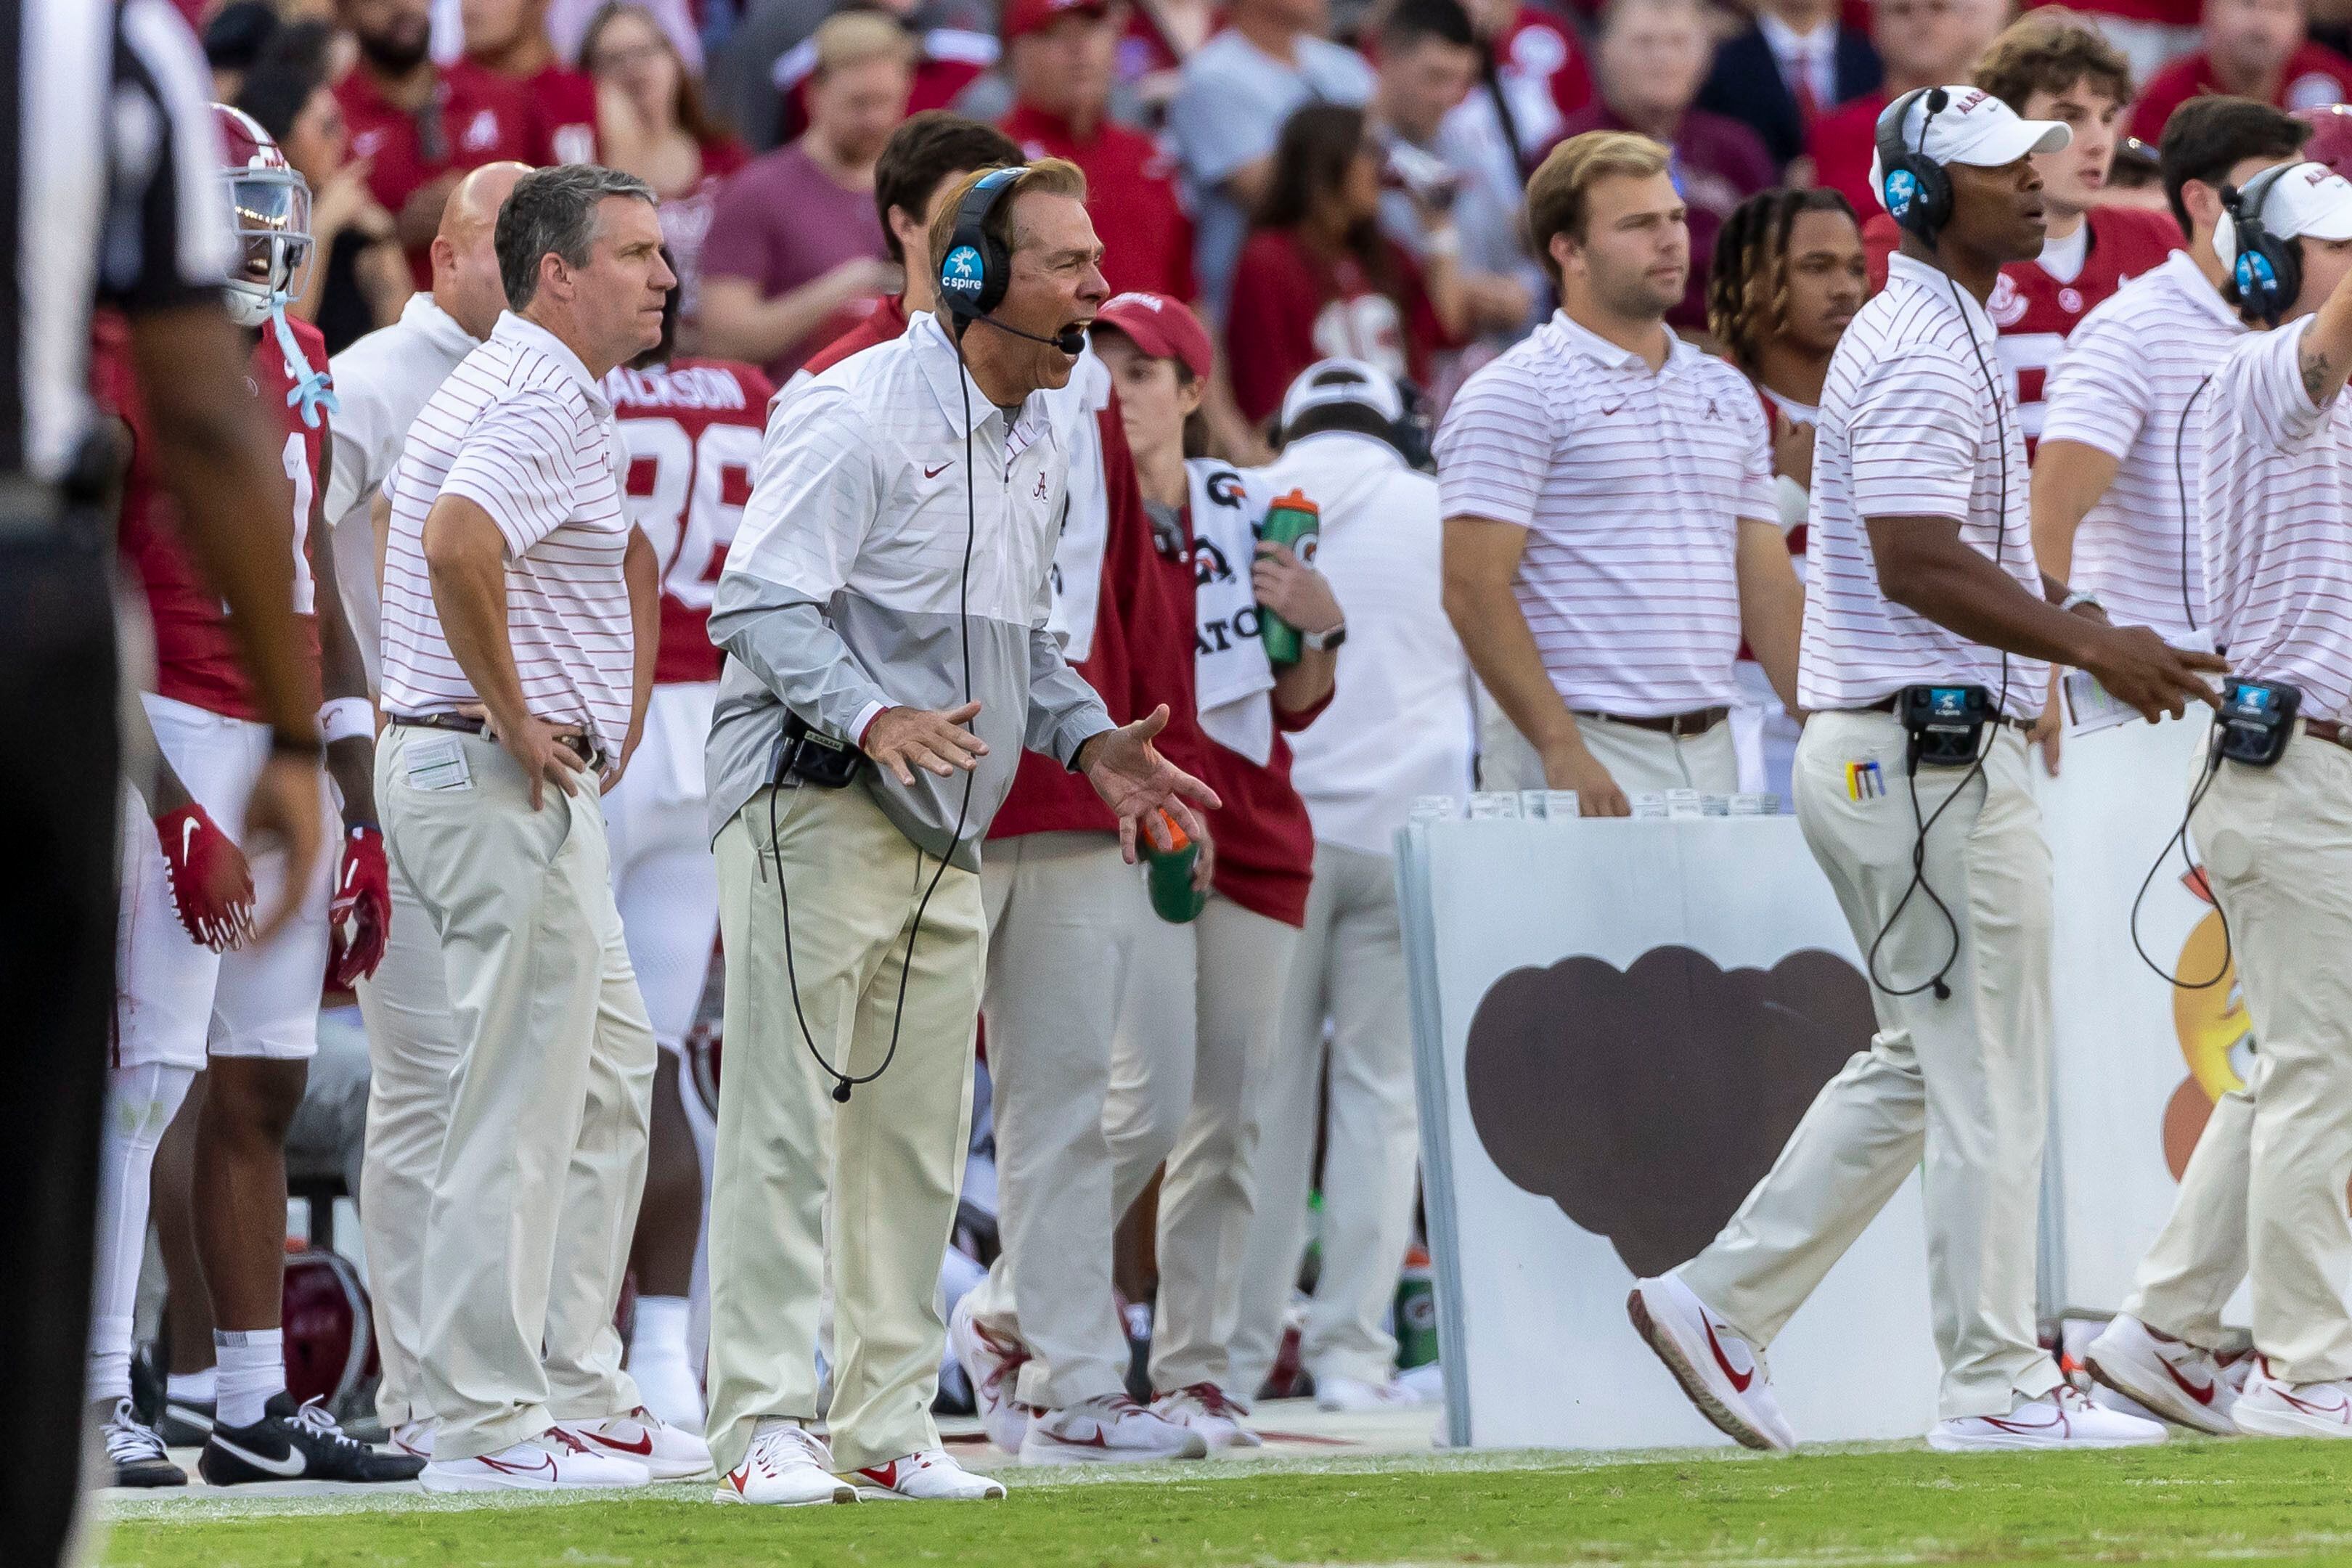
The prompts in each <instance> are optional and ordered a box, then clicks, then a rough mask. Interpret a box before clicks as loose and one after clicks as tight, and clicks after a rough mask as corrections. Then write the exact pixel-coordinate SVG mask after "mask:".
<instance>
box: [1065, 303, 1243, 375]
mask: <svg viewBox="0 0 2352 1568" xmlns="http://www.w3.org/2000/svg"><path fill="white" fill-rule="evenodd" d="M1095 325H1096V326H1097V327H1109V328H1111V329H1112V330H1114V331H1121V332H1125V333H1126V334H1127V335H1128V337H1129V339H1131V340H1133V342H1134V343H1135V346H1136V347H1137V348H1139V349H1141V350H1142V351H1143V352H1144V353H1147V354H1150V356H1151V357H1152V358H1153V359H1172V360H1174V361H1176V362H1177V363H1180V364H1181V365H1182V366H1183V367H1184V368H1185V369H1186V370H1189V371H1191V372H1192V374H1194V375H1196V376H1198V377H1200V378H1202V379H1203V380H1206V379H1207V378H1208V375H1209V373H1210V372H1211V371H1213V370H1214V369H1215V368H1216V364H1217V350H1216V345H1214V344H1213V343H1212V342H1210V341H1209V329H1208V328H1206V327H1204V326H1202V324H1201V318H1200V317H1198V316H1196V315H1194V314H1192V307H1191V306H1190V305H1187V304H1186V303H1184V301H1183V300H1175V299H1171V298H1170V297H1169V296H1167V295H1165V294H1145V293H1131V294H1114V295H1112V296H1111V297H1110V298H1109V299H1108V300H1105V301H1103V307H1102V309H1101V310H1097V311H1096V312H1095Z"/></svg>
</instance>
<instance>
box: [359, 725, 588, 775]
mask: <svg viewBox="0 0 2352 1568" xmlns="http://www.w3.org/2000/svg"><path fill="white" fill-rule="evenodd" d="M383 721H384V722H385V723H387V724H395V725H398V726H400V727H401V728H403V729H408V730H455V731H457V733H459V734H461V735H480V734H483V733H486V732H487V731H488V729H489V726H488V723H486V722H485V721H482V720H479V719H472V718H468V717H467V716H466V715H465V714H463V713H387V714H385V715H384V719H383ZM556 739H557V740H559V741H561V742H563V744H564V745H565V747H566V748H568V749H569V750H570V751H571V752H572V755H573V756H575V757H578V758H579V759H580V760H581V761H582V762H583V763H587V764H588V765H589V766H590V767H592V768H602V767H603V766H604V751H603V749H602V748H601V747H599V746H598V745H597V744H596V742H593V741H592V740H590V739H589V738H588V737H587V736H585V735H558V736H557V737H556Z"/></svg>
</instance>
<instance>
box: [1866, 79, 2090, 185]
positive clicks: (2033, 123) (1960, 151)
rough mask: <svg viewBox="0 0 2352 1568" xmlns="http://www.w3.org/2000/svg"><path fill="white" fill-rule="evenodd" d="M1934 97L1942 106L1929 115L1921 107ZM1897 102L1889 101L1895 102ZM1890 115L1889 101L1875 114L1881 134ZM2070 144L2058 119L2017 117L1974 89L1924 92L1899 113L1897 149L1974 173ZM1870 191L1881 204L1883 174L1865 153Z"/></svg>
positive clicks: (1874, 155)
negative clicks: (1958, 164)
mask: <svg viewBox="0 0 2352 1568" xmlns="http://www.w3.org/2000/svg"><path fill="white" fill-rule="evenodd" d="M1939 95H1940V96H1941V97H1942V98H1943V100H1944V107H1943V108H1941V109H1938V110H1936V111H1935V112H1934V113H1933V115H1932V116H1931V115H1930V114H1929V112H1928V109H1927V106H1928V105H1929V104H1930V103H1932V102H1934V101H1935V100H1936V99H1937V96H1939ZM1902 101H1903V100H1901V99H1897V100H1895V103H1900V102H1902ZM1894 112H1895V104H1892V103H1890V104H1888V105H1887V106H1886V109H1885V110H1884V111H1883V112H1882V113H1881V114H1880V115H1879V117H1878V130H1879V132H1880V133H1881V134H1882V135H1883V134H1884V133H1885V132H1886V131H1887V130H1888V129H1889V127H1888V125H1887V119H1886V117H1887V115H1889V114H1892V113H1894ZM1923 136H1924V138H1925V142H1924V144H1923V142H1922V137H1923ZM2073 141H2074V131H2073V130H2072V129H2070V128H2069V127H2068V126H2067V125H2065V124H2064V123H2063V121H2056V120H2025V119H2021V118H2020V117H2019V115H2018V112H2017V110H2013V109H2011V108H2010V106H2009V105H2007V104H2006V103H2003V102H2002V101H2001V100H1999V99H1997V98H1995V97H1994V96H1993V95H1992V94H1990V93H1989V92H1987V91H1986V90H1985V89H1982V88H1980V87H1940V88H1929V89H1927V91H1925V92H1922V93H1918V94H1916V95H1915V96H1913V97H1912V99H1911V100H1910V107H1909V108H1907V109H1906V110H1904V113H1903V127H1902V136H1901V143H1902V147H1903V150H1904V151H1905V152H1906V153H1910V152H1916V153H1919V154H1920V155H1921V156H1923V157H1925V158H1926V159H1927V162H1929V163H1935V164H1938V165H1940V166H1942V167H1946V168H1948V167H1950V166H1951V165H1952V164H1954V163H1966V164H1968V165H1969V167H1970V168H1975V169H1998V168H2000V167H2002V166H2003V165H2004V164H2009V163H2016V162H2017V161H2018V160H2019V159H2020V158H2022V157H2024V156H2025V155H2026V154H2027V153H2055V152H2058V151H2059V150H2060V149H2062V148H2063V147H2064V146H2066V145H2067V143H2069V142H2073ZM1870 188H1871V189H1872V190H1874V191H1875V192H1877V193H1878V200H1879V203H1880V205H1885V202H1886V172H1885V170H1884V169H1883V168H1881V167H1880V166H1879V157H1878V154H1877V153H1875V152H1873V153H1871V155H1870Z"/></svg>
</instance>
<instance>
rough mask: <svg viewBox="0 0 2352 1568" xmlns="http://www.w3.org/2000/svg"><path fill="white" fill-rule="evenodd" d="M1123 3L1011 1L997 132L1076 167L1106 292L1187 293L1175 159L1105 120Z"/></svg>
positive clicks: (1188, 236) (1183, 296) (1037, 154)
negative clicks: (1006, 93) (1008, 94)
mask: <svg viewBox="0 0 2352 1568" xmlns="http://www.w3.org/2000/svg"><path fill="white" fill-rule="evenodd" d="M1127 10H1128V5H1127V0H1010V3H1009V4H1008V5H1006V6H1005V8H1004V47H1005V55H1006V59H1005V63H1006V65H1007V67H1008V68H1009V73H1008V74H1009V75H1010V78H1011V80H1012V85H1013V109H1012V112H1011V113H1009V114H1007V115H1006V116H1005V117H1004V121H1003V125H1004V133H1005V134H1006V135H1008V136H1010V137H1012V138H1013V140H1014V141H1015V142H1019V143H1020V144H1021V152H1022V155H1023V156H1024V157H1026V158H1031V159H1036V158H1066V159H1068V160H1069V161H1070V162H1071V163H1076V165H1077V166H1078V167H1079V168H1080V169H1081V170H1083V171H1084V172H1085V174H1086V176H1087V212H1088V213H1090V214H1092V215H1093V217H1094V221H1095V227H1096V230H1097V233H1099V234H1101V235H1102V236H1104V244H1105V247H1106V248H1105V250H1104V252H1103V259H1102V269H1103V276H1104V277H1105V278H1108V279H1110V286H1111V289H1112V291H1113V292H1115V293H1122V294H1124V293H1129V292H1137V291H1140V292H1144V293H1151V294H1168V295H1172V296H1174V297H1175V298H1176V299H1179V300H1190V299H1192V295H1193V288H1192V219H1191V218H1190V217H1189V216H1186V215H1185V212H1184V205H1183V203H1182V202H1181V200H1180V199H1179V198H1178V196H1177V194H1176V165H1175V162H1174V160H1173V159H1171V157H1170V156H1169V155H1168V153H1167V150H1166V149H1165V148H1164V147H1163V146H1162V145H1161V144H1160V142H1159V140H1158V139H1157V138H1155V137H1151V136H1148V135H1146V134H1144V133H1143V132H1140V131H1135V130H1130V129H1129V128H1128V127H1127V126H1124V125H1119V124H1116V123H1114V122H1113V121H1111V120H1110V118H1109V105H1110V90H1111V86H1112V83H1113V81H1114V80H1115V75H1114V72H1115V68H1116V66H1117V61H1118V41H1119V36H1120V31H1121V29H1122V28H1123V27H1124V26H1126V13H1127Z"/></svg>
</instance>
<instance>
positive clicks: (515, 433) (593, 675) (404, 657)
mask: <svg viewBox="0 0 2352 1568" xmlns="http://www.w3.org/2000/svg"><path fill="white" fill-rule="evenodd" d="M624 460H625V459H624V458H623V456H622V447H621V440H620V430H619V426H617V425H615V424H614V418H613V405H611V404H609V403H607V402H606V401H605V400H604V394H603V392H602V391H601V390H600V389H599V388H598V387H597V385H596V383H595V382H594V381H593V380H592V379H591V378H590V376H589V374H588V367H587V366H585V365H583V364H582V363H580V358H579V356H578V355H576V354H574V353H572V351H571V350H570V349H568V348H566V347H565V346H564V345H563V343H562V341H561V340H559V339H558V338H557V337H556V336H555V335H554V334H553V333H552V332H550V331H547V330H546V329H545V328H543V327H541V326H539V325H538V324H536V323H535V322H531V321H524V320H523V319H522V318H521V317H520V316H517V315H515V314H514V313H513V312H511V311H509V312H508V313H506V314H504V315H502V316H500V317H499V324H498V328H497V330H496V331H493V332H492V333H491V334H490V337H489V341H488V342H485V343H483V344H482V345H481V346H480V347H479V348H478V349H476V350H475V351H474V352H473V353H470V354H468V355H467V356H466V358H465V360H464V362H463V363H460V364H459V365H458V366H457V369H456V370H454V371H452V372H450V374H449V379H448V380H446V381H445V382H443V383H442V384H441V387H440V390H439V391H437V392H436V393H435V394H434V395H433V396H432V397H431V398H430V399H429V400H428V401H427V402H426V403H425V408H424V411H423V412H422V413H420V414H418V415H417V416H416V423H415V425H413V426H410V427H409V431H408V439H407V442H406V444H405V445H404V447H402V448H401V454H400V466H399V467H398V468H396V469H395V470H394V474H393V478H392V479H391V480H390V481H389V486H390V490H391V495H392V523H391V532H390V537H389V539H388V541H387V542H386V545H385V549H384V562H383V707H384V710H385V711H386V712H388V713H446V712H451V711H454V710H456V709H457V707H458V706H459V705H460V704H461V703H468V702H474V701H478V700H479V699H478V698H477V696H476V695H475V692H474V687H473V683H472V682H471V681H469V680H467V679H466V673H465V671H464V670H462V669H460V668H458V667H457V659H456V658H455V657H454V656H452V655H451V653H450V651H449V643H448V639H447V638H446V637H444V636H443V634H442V630H441V616H440V612H439V611H438V610H437V609H436V607H435V606H434V603H433V583H432V579H431V577H430V576H429V575H428V574H427V572H426V570H425V513H426V512H428V511H430V510H432V507H433V502H434V501H435V500H436V499H437V498H439V497H441V496H444V495H454V496H463V497H465V498H466V499H467V500H470V501H472V502H474V503H475V504H476V505H477V506H479V507H480V508H481V509H482V510H484V511H486V512H488V513H489V515H490V521H492V522H494V523H496V524H497V525H498V530H499V536H500V538H502V539H503V540H504V541H505V542H506V552H507V639H508V642H509V644H510V645H511V646H512V647H513V649H514V661H515V670H516V673H517V674H518V675H520V677H521V679H522V691H523V700H525V701H526V702H527V703H529V704H530V710H531V712H533V713H534V714H537V715H538V716H539V717H540V718H542V719H546V720H550V721H553V722H556V723H569V724H580V725H583V726H585V727H586V728H587V729H588V730H589V731H591V732H592V733H593V734H594V735H595V737H596V738H597V739H598V740H599V741H601V742H604V748H605V750H606V751H607V752H610V753H613V754H617V753H618V752H619V751H620V747H621V743H622V742H623V741H624V740H625V738H626V737H627V735H628V731H629V710H630V703H631V700H632V695H633V690H634V686H633V682H634V673H635V665H634V660H635V630H634V627H633V626H632V625H631V623H630V619H629V589H628V584H627V582H626V581H625V579H624V578H623V576H622V574H621V560H622V557H623V556H624V555H625V553H626V552H627V549H628V540H629V520H628V515H627V513H626V512H625V511H624V510H623V509H622V503H621V497H622V475H623V474H624V472H625V469H624V468H623V467H622V464H623V462H624Z"/></svg>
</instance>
